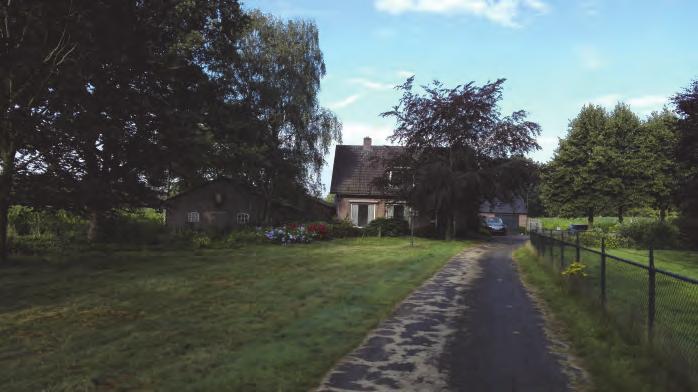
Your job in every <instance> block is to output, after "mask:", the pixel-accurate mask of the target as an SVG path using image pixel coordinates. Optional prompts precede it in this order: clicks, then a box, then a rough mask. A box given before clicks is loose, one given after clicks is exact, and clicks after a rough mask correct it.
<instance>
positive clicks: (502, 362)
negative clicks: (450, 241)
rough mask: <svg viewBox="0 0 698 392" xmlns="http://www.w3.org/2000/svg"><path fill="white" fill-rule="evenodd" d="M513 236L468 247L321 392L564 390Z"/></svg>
mask: <svg viewBox="0 0 698 392" xmlns="http://www.w3.org/2000/svg"><path fill="white" fill-rule="evenodd" d="M522 241H523V240H522V239H520V238H516V237H508V238H503V239H498V240H495V241H493V242H491V243H488V244H485V245H482V246H478V247H476V248H471V249H467V250H465V251H463V252H461V253H460V254H458V255H457V256H456V257H454V258H453V259H452V260H451V261H449V263H447V265H446V266H445V267H444V268H443V269H442V270H441V271H439V272H438V273H437V274H436V275H435V276H434V277H432V278H431V279H430V280H428V281H427V282H425V283H424V284H423V285H422V286H421V287H420V288H419V289H417V290H416V291H414V292H413V293H412V294H411V295H410V296H409V297H408V298H407V299H406V300H405V301H403V302H402V303H401V304H400V305H399V306H398V308H397V309H396V311H395V312H394V313H393V315H392V316H391V317H390V318H388V319H387V320H385V321H384V322H383V323H381V325H379V327H378V328H377V329H375V330H374V331H373V332H371V333H370V334H369V336H367V338H366V340H365V341H364V342H363V343H362V344H361V345H360V346H359V347H358V348H357V349H356V350H354V351H353V352H352V353H350V354H349V355H347V356H346V357H345V358H344V359H343V360H341V361H340V362H339V363H338V364H337V366H336V367H335V368H334V369H333V370H332V371H331V372H330V373H328V375H327V376H326V378H325V380H324V381H323V383H322V385H321V386H320V388H319V389H318V390H319V391H564V390H568V389H569V384H570V382H569V379H570V377H568V375H569V374H573V372H572V371H570V370H568V369H567V367H568V366H567V365H565V364H566V361H565V358H564V356H562V355H559V354H552V351H559V350H555V347H553V345H552V344H551V343H550V342H551V340H550V339H549V338H548V337H547V336H546V332H545V329H544V327H543V318H542V316H541V314H540V312H539V311H538V310H537V309H536V307H535V306H534V305H533V302H532V301H531V299H530V298H529V297H528V295H527V293H526V290H525V289H524V287H523V285H522V284H521V282H520V280H519V278H518V274H517V272H516V269H515V267H514V265H513V262H512V261H511V252H512V250H513V249H515V248H516V247H517V246H519V245H521V244H522Z"/></svg>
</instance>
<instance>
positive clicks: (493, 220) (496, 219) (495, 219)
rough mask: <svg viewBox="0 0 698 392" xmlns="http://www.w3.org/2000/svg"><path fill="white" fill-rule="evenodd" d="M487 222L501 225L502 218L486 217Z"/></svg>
mask: <svg viewBox="0 0 698 392" xmlns="http://www.w3.org/2000/svg"><path fill="white" fill-rule="evenodd" d="M487 224H488V225H501V224H502V219H501V218H487Z"/></svg>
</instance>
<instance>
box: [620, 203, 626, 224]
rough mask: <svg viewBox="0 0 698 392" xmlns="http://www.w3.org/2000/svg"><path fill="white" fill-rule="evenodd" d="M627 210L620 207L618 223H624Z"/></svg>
mask: <svg viewBox="0 0 698 392" xmlns="http://www.w3.org/2000/svg"><path fill="white" fill-rule="evenodd" d="M624 210H625V209H624V208H623V206H620V207H618V223H623V212H625V211H624Z"/></svg>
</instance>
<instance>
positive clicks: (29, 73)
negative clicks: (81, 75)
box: [0, 0, 76, 261]
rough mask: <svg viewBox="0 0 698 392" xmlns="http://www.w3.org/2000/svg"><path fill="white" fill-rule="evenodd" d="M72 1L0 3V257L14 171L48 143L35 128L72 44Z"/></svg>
mask: <svg viewBox="0 0 698 392" xmlns="http://www.w3.org/2000/svg"><path fill="white" fill-rule="evenodd" d="M74 3H75V2H73V1H70V0H65V1H64V0H56V1H21V0H14V1H13V0H7V1H3V2H2V3H0V89H1V91H0V261H4V260H5V258H6V256H7V225H8V221H7V214H8V209H9V207H10V204H11V201H12V200H11V198H12V188H13V186H14V183H15V181H16V173H17V172H18V171H21V170H23V169H25V168H26V167H28V166H30V165H31V164H32V162H33V159H34V158H35V156H36V152H35V151H36V148H37V147H38V146H40V145H42V144H43V145H45V144H49V143H51V141H50V140H49V139H48V138H47V136H45V135H44V134H42V133H40V132H39V131H38V125H39V123H40V122H41V119H42V117H43V116H44V114H45V106H46V96H47V94H49V92H50V88H49V86H50V85H51V83H52V81H53V80H54V79H55V78H56V77H57V75H58V74H59V72H60V69H61V66H62V65H63V64H64V63H65V61H66V59H68V58H69V57H70V55H71V53H72V52H73V51H74V50H75V47H76V46H75V43H74V42H73V39H74V38H75V37H74V35H71V18H73V17H74V14H75V12H76V9H75V6H74Z"/></svg>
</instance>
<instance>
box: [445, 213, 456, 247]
mask: <svg viewBox="0 0 698 392" xmlns="http://www.w3.org/2000/svg"><path fill="white" fill-rule="evenodd" d="M453 223H454V220H453V214H447V215H446V232H445V234H444V239H445V240H446V241H450V240H452V239H453Z"/></svg>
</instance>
